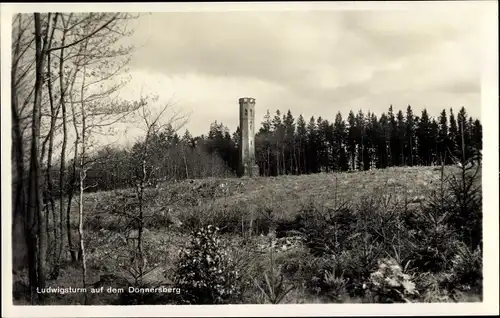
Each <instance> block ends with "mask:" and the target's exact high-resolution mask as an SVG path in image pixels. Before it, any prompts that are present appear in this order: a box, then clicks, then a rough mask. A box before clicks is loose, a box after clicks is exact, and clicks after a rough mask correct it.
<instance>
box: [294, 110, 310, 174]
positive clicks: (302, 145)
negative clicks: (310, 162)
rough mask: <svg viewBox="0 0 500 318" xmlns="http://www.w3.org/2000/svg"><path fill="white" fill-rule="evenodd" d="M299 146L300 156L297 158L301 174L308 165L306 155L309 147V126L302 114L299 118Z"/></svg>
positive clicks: (298, 152) (297, 138)
mask: <svg viewBox="0 0 500 318" xmlns="http://www.w3.org/2000/svg"><path fill="white" fill-rule="evenodd" d="M296 140H297V146H298V151H297V154H298V158H297V163H298V171H299V174H303V173H306V167H307V156H306V149H307V126H306V121H305V120H304V116H302V114H300V116H299V118H298V119H297V136H296Z"/></svg>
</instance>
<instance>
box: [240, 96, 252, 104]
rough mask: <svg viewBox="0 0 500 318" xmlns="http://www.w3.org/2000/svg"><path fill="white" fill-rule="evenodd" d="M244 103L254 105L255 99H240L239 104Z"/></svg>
mask: <svg viewBox="0 0 500 318" xmlns="http://www.w3.org/2000/svg"><path fill="white" fill-rule="evenodd" d="M244 103H250V104H255V98H252V97H242V98H240V104H244Z"/></svg>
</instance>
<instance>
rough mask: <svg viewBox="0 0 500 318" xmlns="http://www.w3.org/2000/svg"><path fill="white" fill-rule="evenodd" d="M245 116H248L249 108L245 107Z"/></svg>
mask: <svg viewBox="0 0 500 318" xmlns="http://www.w3.org/2000/svg"><path fill="white" fill-rule="evenodd" d="M245 116H248V109H246V108H245Z"/></svg>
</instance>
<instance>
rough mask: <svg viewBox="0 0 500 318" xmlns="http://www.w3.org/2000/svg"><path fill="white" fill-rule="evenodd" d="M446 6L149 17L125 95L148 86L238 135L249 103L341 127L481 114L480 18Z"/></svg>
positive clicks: (196, 118) (194, 121)
mask: <svg viewBox="0 0 500 318" xmlns="http://www.w3.org/2000/svg"><path fill="white" fill-rule="evenodd" d="M445 9H446V10H443V7H440V8H438V9H433V7H432V6H430V5H427V6H422V7H421V9H420V10H397V11H386V10H384V11H380V10H377V11H359V10H358V11H324V10H321V11H304V10H302V11H282V12H279V11H269V12H265V11H246V12H244V11H243V12H242V11H240V12H228V11H221V12H170V13H152V14H150V15H145V16H143V17H141V18H140V20H138V21H137V22H135V23H134V25H133V26H134V28H135V34H134V35H133V37H132V38H131V39H130V40H131V41H133V42H134V43H139V45H138V46H139V47H138V48H137V50H136V51H135V53H134V55H133V59H132V64H131V72H132V82H131V83H130V85H129V87H128V88H127V90H126V92H124V93H123V94H122V96H123V97H125V96H130V97H131V98H133V96H137V94H139V93H138V87H142V89H143V90H144V89H146V91H151V92H153V93H156V94H158V95H159V97H160V102H165V101H167V100H172V101H174V102H175V103H176V105H177V106H176V107H178V109H180V110H182V111H184V112H187V113H190V114H191V119H190V122H189V124H188V126H187V128H188V129H189V130H190V131H191V132H192V133H193V134H195V135H197V134H201V133H206V132H207V131H208V128H209V125H210V123H211V122H212V121H214V120H218V121H222V122H223V123H224V124H226V125H227V126H228V127H229V128H230V129H231V131H233V130H234V129H235V128H236V125H237V123H238V98H240V97H243V96H249V97H254V98H256V100H257V104H256V107H257V113H256V116H257V119H258V121H261V118H262V116H263V115H264V114H265V111H266V110H267V109H270V110H271V112H273V113H274V112H275V111H276V109H280V110H282V111H286V110H288V109H290V110H291V111H292V113H293V114H294V115H296V116H298V115H299V114H301V113H302V114H303V115H304V116H305V117H306V118H309V117H310V116H312V115H314V116H315V117H317V116H318V115H321V116H323V117H324V118H327V119H333V118H334V116H335V114H336V113H337V112H338V111H340V112H341V113H342V114H343V115H344V116H346V115H347V113H348V112H349V110H351V109H353V110H358V109H360V108H361V109H363V110H365V112H366V111H368V110H371V111H372V112H375V113H377V114H381V113H382V112H383V111H387V108H388V107H389V105H390V104H393V105H394V107H395V109H405V108H406V106H407V105H408V104H411V105H412V106H413V107H414V109H415V112H416V113H419V112H420V111H421V110H422V109H423V108H424V107H426V108H427V109H428V111H429V112H430V113H431V115H436V116H437V115H438V114H439V111H440V110H441V109H443V108H449V107H454V108H456V109H458V108H459V107H461V106H465V107H466V109H467V110H468V112H469V114H471V115H472V116H480V89H481V82H480V75H481V64H480V59H479V58H480V54H481V46H480V42H479V41H480V36H479V35H480V31H481V28H480V27H481V26H480V23H479V22H480V19H479V17H480V16H479V13H480V11H479V10H476V11H474V10H470V9H468V10H464V9H460V8H458V9H454V6H453V4H450V5H449V6H446V8H445Z"/></svg>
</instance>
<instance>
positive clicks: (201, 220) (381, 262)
mask: <svg viewBox="0 0 500 318" xmlns="http://www.w3.org/2000/svg"><path fill="white" fill-rule="evenodd" d="M454 169H455V168H452V167H446V169H445V170H446V171H445V174H454V173H456V172H457V171H455V170H454ZM440 177H441V171H440V170H439V169H436V168H432V167H412V168H389V169H384V170H375V171H365V172H355V173H336V174H315V175H301V176H280V177H275V178H254V179H245V178H243V179H204V180H189V181H183V182H179V183H172V184H163V185H160V186H158V187H157V188H153V189H149V190H148V191H147V194H146V197H147V201H146V212H145V228H146V231H145V234H144V240H145V250H146V254H147V262H148V263H147V272H148V273H147V274H146V275H145V276H144V277H143V278H142V280H141V281H140V283H139V282H137V281H135V280H134V273H133V270H132V268H133V267H134V263H133V261H131V255H132V251H133V249H134V247H133V243H131V242H133V236H134V231H136V230H135V227H134V224H132V223H130V222H129V221H128V219H127V218H126V217H124V213H132V214H133V213H135V207H134V200H135V199H134V194H133V192H132V191H131V190H130V191H129V190H119V191H118V190H117V191H108V192H100V193H90V194H86V195H85V196H84V200H85V202H84V205H85V214H86V220H85V230H86V232H87V234H86V235H87V241H86V246H87V251H88V252H87V262H88V266H89V273H90V275H89V276H90V277H89V278H88V281H89V282H91V283H92V284H94V283H98V282H100V284H101V285H102V284H105V285H106V286H115V285H120V284H121V285H137V284H140V286H160V285H165V284H180V283H179V282H180V280H179V275H177V276H176V273H177V270H178V268H179V266H180V265H179V264H184V263H182V262H188V263H189V260H191V258H194V257H195V256H188V257H187V258H186V257H185V256H184V258H182V257H183V255H185V254H183V251H184V250H185V249H186V248H188V247H189V246H191V245H192V244H191V243H192V238H193V236H192V234H193V232H192V231H194V233H196V231H199V229H200V228H204V227H206V226H208V225H213V226H214V227H218V228H219V229H220V230H219V231H218V233H219V234H213V235H215V237H217V238H218V240H217V239H214V241H213V242H217V243H213V245H210V248H207V247H206V246H204V245H203V246H200V247H199V253H198V252H196V253H198V254H196V255H198V256H199V257H200V258H206V257H207V255H208V256H209V258H211V257H214V258H216V259H218V258H220V259H221V261H220V263H217V266H218V267H217V268H219V269H220V271H221V273H220V274H218V275H216V276H213V277H212V276H210V277H212V278H210V277H208V278H207V277H205V278H203V279H201V278H200V279H201V280H202V281H210V280H214V279H218V278H219V277H220V276H221V275H222V276H223V277H225V276H224V275H229V274H230V273H232V274H231V275H232V276H231V275H230V277H233V278H234V277H238V279H237V282H236V280H235V281H233V282H232V283H229V282H227V281H229V280H230V278H227V279H223V281H225V284H229V285H227V286H230V289H231V290H232V291H233V292H231V293H230V294H231V295H228V292H222V293H219V294H217V295H218V296H217V297H215V296H214V297H215V298H210V299H211V300H206V299H205V298H199V297H198V296H196V295H194V294H193V295H194V296H193V297H194V298H192V300H191V303H193V302H194V303H196V302H198V303H204V302H205V303H207V302H208V303H213V302H215V300H214V299H216V300H217V302H218V303H228V302H229V303H276V302H280V303H331V302H350V303H353V302H354V303H363V302H401V301H410V302H443V301H448V302H452V301H480V299H481V290H482V287H481V275H480V273H481V262H482V257H481V253H480V251H479V252H478V250H477V249H475V248H473V247H471V246H466V245H465V244H463V242H462V241H461V240H460V238H459V236H458V234H457V233H456V231H452V230H451V229H450V226H449V224H447V223H443V222H445V221H443V220H444V219H445V217H443V220H441V221H439V220H438V219H440V218H438V219H436V220H434V221H435V222H434V223H433V221H432V220H430V219H429V220H428V218H427V217H426V215H427V214H429V213H430V212H429V209H428V205H429V204H430V203H432V202H433V201H435V198H436V191H437V190H439V189H440V185H441V184H442V182H441V180H440ZM478 182H479V183H480V178H479V181H478ZM444 209H445V210H446V211H444V212H446V213H445V214H450V213H453V209H454V208H453V207H452V205H450V204H449V203H447V205H446V206H445V207H444ZM441 212H443V211H441ZM426 213H427V214H426ZM73 215H74V218H73V224H72V225H73V227H74V229H75V231H76V228H77V225H76V220H77V204H76V203H75V204H74V206H73ZM429 215H430V214H429ZM439 222H441V223H439ZM433 229H434V230H435V231H433ZM75 234H76V233H75ZM438 234H439V235H438ZM195 235H196V234H195ZM210 235H212V234H210ZM210 235H209V236H210ZM297 237H298V239H297V240H293V239H292V238H297ZM210 240H211V238H210ZM210 242H212V241H210ZM207 244H208V243H207ZM207 249H208V250H207ZM221 251H223V252H221ZM191 253H194V252H191ZM211 253H212V254H211ZM221 253H222V254H221ZM189 255H195V254H189ZM200 255H201V256H200ZM221 255H222V256H221ZM190 257H191V258H190ZM179 262H180V263H179ZM203 262H204V260H203ZM204 264H205V263H204ZM210 264H211V263H208V265H207V264H205V265H204V266H205V267H202V270H201V272H203V273H204V272H206V271H208V270H209V268H210V266H211V265H210ZM436 264H438V265H436ZM214 266H215V265H214ZM388 268H389V269H390V268H392V272H387V269H388ZM197 270H198V271H200V269H199V268H198V267H196V268H193V269H192V271H197ZM233 274H234V275H233ZM79 275H80V272H79V269H75V268H74V267H72V266H70V265H67V266H65V267H64V268H63V270H62V275H61V276H60V277H59V278H58V279H57V280H56V281H49V282H48V285H49V286H53V287H55V286H60V287H80V278H79ZM183 275H185V276H186V275H187V274H185V273H184V274H183ZM203 275H204V274H203ZM203 275H202V276H203ZM188 276H189V275H188ZM105 277H106V278H107V281H105V280H104V278H105ZM214 277H215V278H214ZM228 277H229V276H228ZM124 279H125V280H124ZM231 279H232V278H231ZM14 281H16V282H17V283H16V284H17V285H16V286H17V287H16V288H17V290H18V292H17V294H16V295H15V299H16V300H15V303H16V304H23V303H25V300H24V299H23V296H22V292H19V290H21V289H22V286H23V285H24V284H26V282H27V279H26V277H25V273H22V272H19V273H16V275H15V277H14ZM181 281H183V280H181ZM183 284H184V285H182V286H185V287H184V289H185V290H184V291H183V292H181V296H179V295H172V294H169V295H165V294H158V293H156V294H154V293H149V294H148V293H142V294H127V293H123V294H106V293H104V294H94V295H92V296H91V297H90V300H89V303H90V304H137V303H143V304H146V303H149V304H161V303H182V301H183V300H182V299H181V298H182V293H184V294H185V293H186V292H187V291H186V289H189V288H190V287H189V286H191V285H189V282H187V283H186V282H184V283H183ZM203 284H205V283H203ZM207 284H208V285H210V282H209V283H207ZM223 285H224V284H222V285H221V284H220V283H218V285H216V286H215V285H213V286H212V285H210V286H211V287H210V286H209V287H207V288H209V289H208V290H209V291H210V293H212V291H214V290H216V291H218V290H219V289H222V290H224V288H226V289H227V288H229V287H227V286H225V285H224V286H225V287H224V286H223ZM186 286H187V287H186ZM221 286H222V287H221ZM16 288H15V289H16ZM198 292H199V291H198ZM193 293H194V292H193ZM205 293H206V290H205ZM214 295H215V294H214ZM221 295H222V296H221ZM196 297H198V298H196ZM193 299H195V300H193ZM196 299H198V300H196ZM203 299H205V300H203ZM81 301H82V296H81V295H79V294H66V295H51V296H50V297H49V299H48V300H47V302H48V303H51V304H78V303H81ZM184 301H185V300H184Z"/></svg>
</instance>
